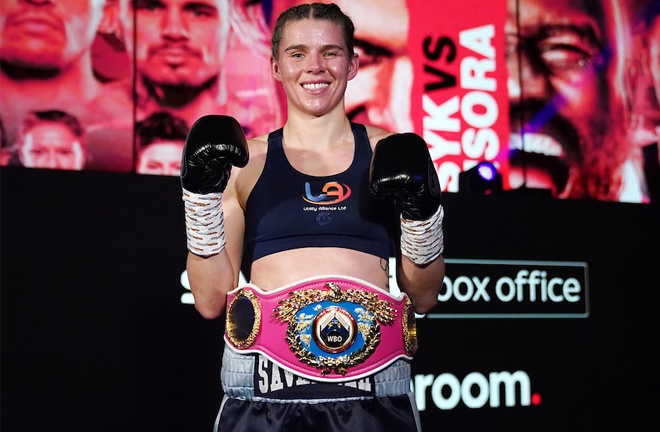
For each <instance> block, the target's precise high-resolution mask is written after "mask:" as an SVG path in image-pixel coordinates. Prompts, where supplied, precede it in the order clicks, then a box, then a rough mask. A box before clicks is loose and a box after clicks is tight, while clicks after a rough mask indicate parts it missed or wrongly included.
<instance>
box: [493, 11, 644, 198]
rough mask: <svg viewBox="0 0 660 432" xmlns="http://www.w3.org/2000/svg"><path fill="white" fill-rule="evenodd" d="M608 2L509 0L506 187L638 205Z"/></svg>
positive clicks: (639, 192)
mask: <svg viewBox="0 0 660 432" xmlns="http://www.w3.org/2000/svg"><path fill="white" fill-rule="evenodd" d="M612 4H614V2H607V1H600V0H508V9H507V23H506V27H505V32H506V38H507V50H506V60H507V68H508V74H509V79H508V84H507V87H508V92H509V101H510V119H511V133H512V135H511V141H510V143H509V146H510V152H511V157H510V162H511V177H510V179H509V183H510V185H511V187H512V188H518V187H520V186H522V185H523V184H524V185H526V186H527V187H530V188H544V189H549V190H551V191H552V193H553V195H554V196H556V197H560V198H574V199H596V200H602V201H629V202H644V200H645V197H644V194H643V187H642V185H643V179H642V178H641V177H640V168H639V166H637V164H636V161H635V160H634V158H633V157H632V153H631V150H632V147H631V143H630V141H629V139H628V137H627V136H626V127H625V115H624V104H623V95H622V93H621V91H620V89H619V88H618V86H617V85H616V84H617V75H616V72H617V66H618V62H619V61H620V57H621V56H622V55H623V53H621V52H618V47H617V25H616V18H617V17H616V15H615V14H616V13H617V12H616V10H615V9H614V8H612V7H610V6H611V5H612Z"/></svg>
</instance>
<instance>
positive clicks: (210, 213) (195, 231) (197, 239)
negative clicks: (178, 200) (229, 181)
mask: <svg viewBox="0 0 660 432" xmlns="http://www.w3.org/2000/svg"><path fill="white" fill-rule="evenodd" d="M183 202H184V206H185V218H186V237H187V239H188V250H189V251H190V252H191V253H193V254H195V255H197V256H200V257H202V258H208V257H210V256H212V255H216V254H218V253H220V251H222V249H224V247H225V243H226V237H225V218H224V213H223V212H222V193H221V192H215V193H208V194H196V193H193V192H189V191H187V190H185V189H183Z"/></svg>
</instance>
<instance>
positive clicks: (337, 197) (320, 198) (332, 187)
mask: <svg viewBox="0 0 660 432" xmlns="http://www.w3.org/2000/svg"><path fill="white" fill-rule="evenodd" d="M314 192H315V191H312V186H311V185H310V184H309V183H308V182H305V195H303V199H304V200H305V201H307V202H308V203H310V204H322V205H328V204H337V203H340V202H342V201H344V200H345V199H347V198H348V197H349V196H351V188H349V187H348V186H346V185H343V184H340V183H338V182H335V181H333V182H327V183H326V184H324V185H323V187H322V188H321V191H320V193H318V194H315V193H314Z"/></svg>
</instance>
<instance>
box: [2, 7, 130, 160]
mask: <svg viewBox="0 0 660 432" xmlns="http://www.w3.org/2000/svg"><path fill="white" fill-rule="evenodd" d="M108 10H109V3H108V2H106V0H67V1H55V0H2V14H1V15H0V32H1V33H0V88H2V91H0V116H1V117H2V122H3V124H4V127H5V131H6V135H7V142H8V145H10V146H11V145H13V144H14V143H15V141H16V139H17V134H18V125H19V124H20V123H21V121H22V120H23V118H25V116H26V115H28V113H29V112H32V111H48V110H61V111H64V112H66V113H69V114H71V115H72V116H74V117H75V118H76V119H77V120H78V121H80V123H81V125H82V127H83V128H85V129H86V131H87V132H88V135H87V143H88V149H89V153H90V160H89V161H88V162H89V163H88V164H87V165H86V168H90V169H101V170H117V171H130V170H131V168H132V156H133V152H132V140H131V134H132V120H131V112H132V110H131V106H130V105H128V106H127V105H126V104H125V102H124V99H123V97H121V95H120V94H119V93H118V92H116V91H114V90H112V89H111V88H110V87H109V86H107V85H104V84H103V83H102V82H101V81H99V80H98V79H97V78H96V76H95V75H94V71H93V68H92V52H91V47H92V44H93V42H94V40H95V38H96V36H97V32H98V31H99V29H100V28H101V27H102V26H103V25H104V23H105V20H106V19H108V14H107V13H108ZM91 128H93V129H95V130H98V131H100V134H101V135H103V139H101V140H99V141H97V140H96V137H97V136H99V134H97V133H89V132H90V130H91ZM106 144H107V145H106Z"/></svg>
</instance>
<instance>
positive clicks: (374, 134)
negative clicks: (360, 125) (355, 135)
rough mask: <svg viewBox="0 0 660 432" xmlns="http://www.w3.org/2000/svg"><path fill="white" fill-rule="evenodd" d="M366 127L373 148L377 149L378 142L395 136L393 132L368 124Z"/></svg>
mask: <svg viewBox="0 0 660 432" xmlns="http://www.w3.org/2000/svg"><path fill="white" fill-rule="evenodd" d="M364 126H365V127H366V128H367V136H368V137H369V142H370V143H371V147H375V146H376V144H378V141H380V140H382V139H383V138H387V137H388V136H390V135H393V134H394V133H393V132H390V131H388V130H386V129H383V128H381V127H378V126H371V125H366V124H365V125H364Z"/></svg>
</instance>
